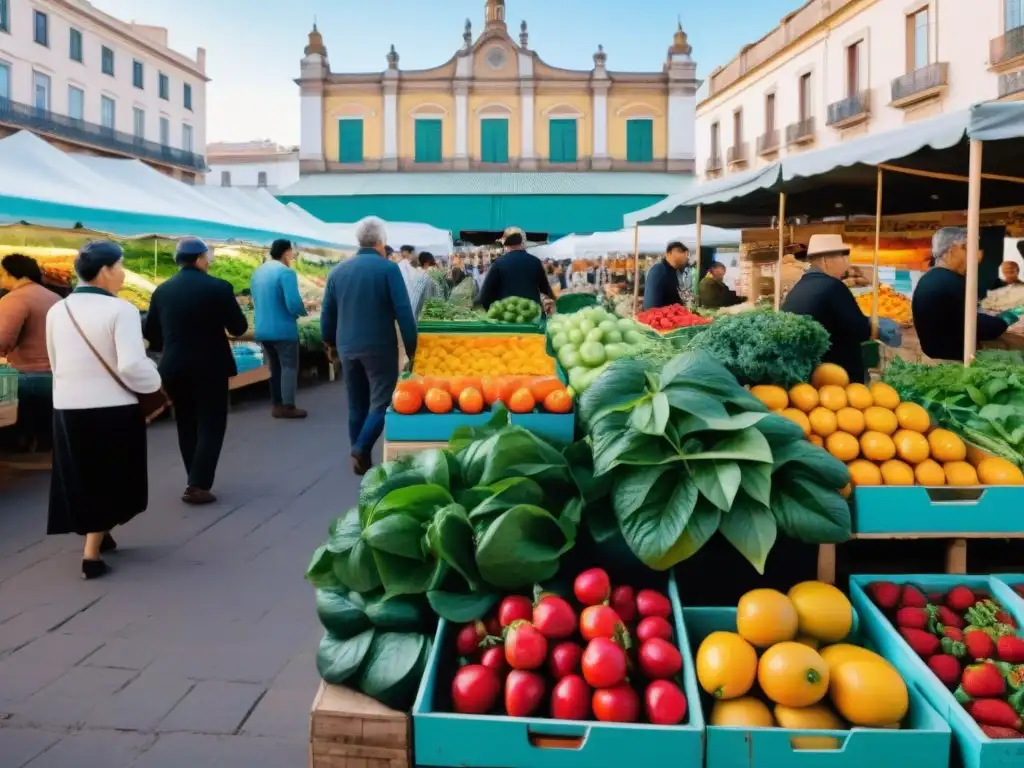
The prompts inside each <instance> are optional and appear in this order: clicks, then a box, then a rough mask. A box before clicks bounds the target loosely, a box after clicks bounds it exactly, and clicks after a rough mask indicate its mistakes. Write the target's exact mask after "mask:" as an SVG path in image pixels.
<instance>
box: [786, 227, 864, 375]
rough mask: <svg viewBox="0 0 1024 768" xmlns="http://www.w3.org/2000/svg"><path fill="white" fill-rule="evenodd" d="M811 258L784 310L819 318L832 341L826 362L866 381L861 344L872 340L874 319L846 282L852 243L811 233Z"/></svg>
mask: <svg viewBox="0 0 1024 768" xmlns="http://www.w3.org/2000/svg"><path fill="white" fill-rule="evenodd" d="M807 259H808V261H809V262H810V268H809V269H808V270H807V271H806V272H805V273H804V275H803V277H801V278H800V280H798V281H797V283H796V285H794V286H793V288H792V290H790V292H789V294H788V295H787V296H786V300H785V301H784V302H783V303H782V310H783V311H784V312H792V313H794V314H797V315H807V316H808V317H811V318H813V319H815V320H817V321H818V322H819V323H820V324H821V325H822V326H823V327H824V328H825V330H826V331H828V335H829V339H830V340H831V345H830V346H829V348H828V351H827V352H826V353H825V355H824V357H822V362H826V363H835V364H836V365H839V366H840V367H842V368H844V369H845V370H846V373H847V374H848V375H849V377H850V381H852V382H863V381H864V378H865V376H866V371H865V369H864V357H863V354H862V352H861V345H862V344H863V343H864V342H865V341H869V340H870V339H871V321H870V320H869V319H868V318H867V317H866V316H865V315H864V313H863V312H861V311H860V307H858V306H857V302H856V300H855V299H854V298H853V294H852V293H850V289H849V288H847V287H846V285H844V284H843V281H842V278H843V276H844V275H845V274H846V272H847V270H848V269H849V266H850V246H849V245H847V244H846V243H844V242H843V238H842V236H840V235H811V240H810V243H808V245H807Z"/></svg>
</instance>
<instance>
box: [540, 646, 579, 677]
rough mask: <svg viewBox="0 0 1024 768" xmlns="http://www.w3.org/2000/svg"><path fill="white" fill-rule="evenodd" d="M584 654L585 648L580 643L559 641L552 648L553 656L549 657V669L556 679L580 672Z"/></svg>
mask: <svg viewBox="0 0 1024 768" xmlns="http://www.w3.org/2000/svg"><path fill="white" fill-rule="evenodd" d="M582 656H583V649H582V648H580V646H579V644H578V643H572V642H567V643H559V644H558V645H556V646H555V647H554V648H553V649H551V657H550V658H549V659H548V669H550V670H551V676H552V677H553V678H555V680H561V679H562V678H563V677H568V676H569V675H574V674H576V673H577V672H579V669H580V658H581V657H582Z"/></svg>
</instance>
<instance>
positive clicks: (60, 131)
mask: <svg viewBox="0 0 1024 768" xmlns="http://www.w3.org/2000/svg"><path fill="white" fill-rule="evenodd" d="M0 125H4V126H9V127H14V128H20V129H23V130H26V131H31V132H33V133H38V134H41V135H43V136H48V137H51V138H54V139H58V140H61V141H65V142H68V143H72V144H82V145H85V146H88V147H91V148H92V149H95V150H98V151H103V152H109V153H111V154H115V155H124V156H128V157H136V158H138V159H140V160H146V161H149V162H151V163H157V164H161V165H168V166H173V167H175V168H183V169H186V170H189V171H193V172H199V173H205V172H206V158H205V157H203V156H202V155H198V154H196V153H195V152H187V151H185V150H183V149H174V148H173V147H165V146H163V145H162V144H158V143H157V142H155V141H147V140H145V139H140V138H137V137H135V136H132V135H131V134H129V133H122V132H121V131H116V130H114V129H112V128H105V127H103V126H102V125H97V124H96V123H89V122H86V121H85V120H76V119H74V118H71V117H68V116H67V115H59V114H57V113H55V112H50V111H48V110H45V109H37V108H36V107H33V106H30V105H28V104H22V103H20V102H17V101H11V100H10V99H0Z"/></svg>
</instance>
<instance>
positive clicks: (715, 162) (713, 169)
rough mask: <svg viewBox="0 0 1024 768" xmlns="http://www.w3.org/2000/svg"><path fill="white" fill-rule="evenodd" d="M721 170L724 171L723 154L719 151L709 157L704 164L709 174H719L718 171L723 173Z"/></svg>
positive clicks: (705, 170) (705, 171)
mask: <svg viewBox="0 0 1024 768" xmlns="http://www.w3.org/2000/svg"><path fill="white" fill-rule="evenodd" d="M721 172H722V156H721V155H719V154H718V153H715V154H714V155H712V156H711V157H709V158H708V160H707V162H706V163H705V164H704V173H705V174H708V175H711V174H717V173H721Z"/></svg>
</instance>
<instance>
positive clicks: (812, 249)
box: [807, 235, 850, 259]
mask: <svg viewBox="0 0 1024 768" xmlns="http://www.w3.org/2000/svg"><path fill="white" fill-rule="evenodd" d="M849 255H850V246H849V244H848V243H844V242H843V236H842V235H811V239H810V242H808V243H807V258H808V259H813V258H815V257H819V258H820V257H821V256H849Z"/></svg>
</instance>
